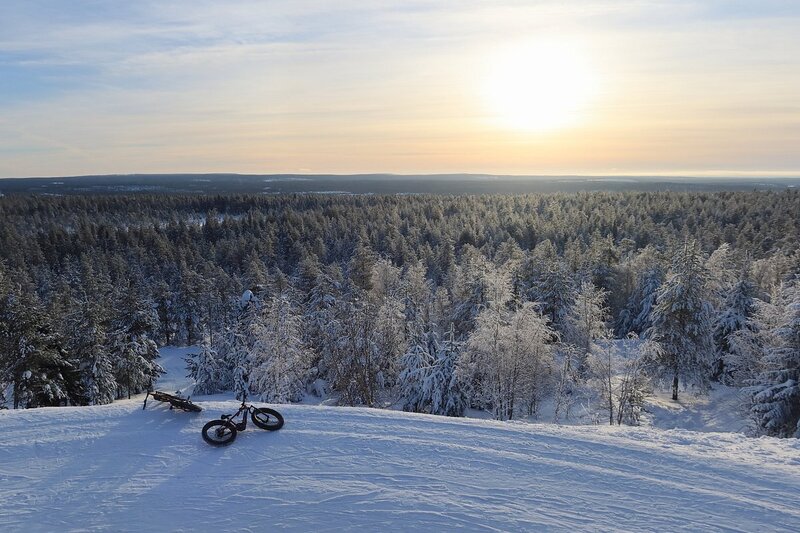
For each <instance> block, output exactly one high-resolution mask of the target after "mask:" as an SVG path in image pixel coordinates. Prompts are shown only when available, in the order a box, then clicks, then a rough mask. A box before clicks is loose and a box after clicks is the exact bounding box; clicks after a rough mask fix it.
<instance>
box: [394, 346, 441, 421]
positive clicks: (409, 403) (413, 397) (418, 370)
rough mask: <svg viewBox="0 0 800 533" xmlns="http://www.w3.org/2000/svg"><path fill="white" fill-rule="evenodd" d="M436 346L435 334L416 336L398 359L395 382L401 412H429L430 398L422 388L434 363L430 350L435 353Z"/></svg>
mask: <svg viewBox="0 0 800 533" xmlns="http://www.w3.org/2000/svg"><path fill="white" fill-rule="evenodd" d="M437 344H438V343H437V341H436V338H435V334H432V333H423V334H420V335H416V336H415V337H414V339H413V340H412V341H411V343H410V345H409V347H408V350H406V353H405V354H403V356H402V357H401V358H400V361H399V363H398V364H399V367H400V374H399V375H398V379H397V380H398V387H399V390H400V399H401V401H402V406H403V411H411V412H414V413H425V412H429V409H430V396H429V395H426V394H425V392H426V391H425V390H424V386H425V383H426V380H427V379H428V374H429V372H430V369H431V366H432V365H433V361H434V360H433V355H432V354H431V350H432V349H433V350H434V351H436V348H437Z"/></svg>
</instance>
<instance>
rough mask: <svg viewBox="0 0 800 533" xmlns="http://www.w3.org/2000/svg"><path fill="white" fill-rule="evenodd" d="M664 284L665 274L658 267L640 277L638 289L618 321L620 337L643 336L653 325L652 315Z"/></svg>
mask: <svg viewBox="0 0 800 533" xmlns="http://www.w3.org/2000/svg"><path fill="white" fill-rule="evenodd" d="M663 282H664V272H663V271H662V270H661V268H658V267H654V268H651V269H648V270H647V271H645V272H644V273H643V274H642V275H641V276H640V277H639V280H638V282H637V284H636V288H635V289H634V291H633V293H632V294H631V296H630V298H629V299H628V304H627V305H626V306H625V309H623V310H622V312H621V313H620V316H619V319H618V321H617V334H618V335H620V336H624V335H627V334H628V333H635V334H637V335H641V334H642V333H644V332H645V331H647V330H648V329H649V328H650V326H652V325H653V323H652V320H651V315H652V312H653V309H654V308H655V304H656V298H657V296H658V291H659V290H660V289H661V285H662V283H663Z"/></svg>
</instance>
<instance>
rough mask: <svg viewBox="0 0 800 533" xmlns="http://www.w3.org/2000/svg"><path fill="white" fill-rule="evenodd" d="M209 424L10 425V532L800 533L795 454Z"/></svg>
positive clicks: (222, 405) (590, 439)
mask: <svg viewBox="0 0 800 533" xmlns="http://www.w3.org/2000/svg"><path fill="white" fill-rule="evenodd" d="M199 403H200V404H201V405H202V406H203V408H204V409H205V411H204V412H202V413H197V414H194V413H184V412H180V411H169V410H167V409H166V407H165V406H164V405H163V404H158V403H157V402H153V403H148V408H147V410H144V411H143V410H142V408H141V402H139V401H133V400H131V401H122V402H117V403H115V404H112V405H107V406H98V407H67V408H49V409H48V408H46V409H31V410H19V411H3V412H0V421H2V423H3V428H4V431H3V432H2V435H0V524H2V526H0V527H2V529H3V531H69V530H82V531H109V530H111V531H146V530H155V531H215V532H217V531H230V530H251V531H268V530H276V529H279V528H280V529H287V530H294V531H339V530H351V531H364V530H368V531H379V530H390V529H402V530H414V529H421V530H428V531H442V530H449V529H452V528H455V527H461V528H464V529H466V530H480V531H494V530H516V531H519V530H569V529H578V530H603V531H606V530H625V531H632V530H653V529H661V530H694V531H698V530H702V531H721V530H727V531H755V530H759V531H764V530H786V531H792V530H793V531H796V530H797V529H796V528H797V524H798V523H800V505H798V504H799V503H800V445H799V444H800V443H799V442H798V441H797V440H778V439H749V438H747V437H744V436H741V435H737V434H725V433H694V432H689V431H682V430H673V431H663V430H658V429H653V428H607V427H559V426H554V425H531V424H522V423H519V424H514V423H499V422H492V421H484V420H468V419H450V418H443V417H433V416H426V415H414V414H407V413H401V412H395V411H384V410H372V409H348V408H335V407H317V406H299V405H281V406H277V407H278V409H279V410H280V411H281V412H282V413H283V414H284V416H285V418H286V425H285V426H284V428H283V429H282V430H280V431H278V432H275V433H270V432H266V431H262V430H260V429H257V428H255V427H254V426H253V425H252V424H251V425H249V426H248V429H247V431H245V432H243V433H240V434H239V436H238V438H237V439H236V441H235V442H234V443H233V444H232V445H231V446H229V447H226V448H213V447H211V446H208V445H207V444H206V443H205V442H203V440H202V438H201V436H200V429H201V427H202V426H203V424H204V423H205V422H206V421H208V420H210V419H212V418H217V417H218V416H219V414H220V413H222V412H232V411H233V410H234V409H235V406H236V403H235V402H231V401H224V402H222V401H205V402H202V401H201V402H199Z"/></svg>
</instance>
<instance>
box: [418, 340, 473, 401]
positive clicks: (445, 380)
mask: <svg viewBox="0 0 800 533" xmlns="http://www.w3.org/2000/svg"><path fill="white" fill-rule="evenodd" d="M460 361H461V343H459V342H457V341H456V337H455V329H454V328H453V327H452V326H451V328H450V331H449V332H448V333H447V334H446V336H445V339H444V340H443V341H439V342H437V343H436V353H435V354H434V356H433V365H432V366H431V369H430V371H429V372H427V376H426V378H425V381H424V382H423V384H422V394H423V396H424V398H425V399H426V401H428V402H429V403H430V409H431V413H432V414H435V415H444V416H464V411H466V410H467V407H468V406H469V397H468V393H467V386H466V383H464V382H463V381H462V379H461V377H460V375H459V372H458V366H459V364H460Z"/></svg>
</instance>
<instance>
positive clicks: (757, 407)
mask: <svg viewBox="0 0 800 533" xmlns="http://www.w3.org/2000/svg"><path fill="white" fill-rule="evenodd" d="M774 306H775V307H776V308H777V311H778V313H777V317H776V318H777V321H776V322H777V323H776V324H775V325H774V327H772V328H769V329H768V328H766V327H763V328H762V329H761V333H762V335H764V338H765V341H764V356H763V358H762V361H761V365H762V371H761V373H760V374H759V375H758V377H757V378H756V380H755V383H754V384H753V386H752V387H751V388H750V389H749V390H750V393H751V394H752V407H751V409H750V412H751V414H752V417H753V420H754V422H755V425H756V430H757V432H758V433H761V434H766V435H773V436H776V437H799V438H800V278H798V279H795V280H793V281H792V282H789V283H786V284H785V285H784V286H783V287H782V288H781V291H780V293H779V295H778V298H777V302H775V303H774Z"/></svg>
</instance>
